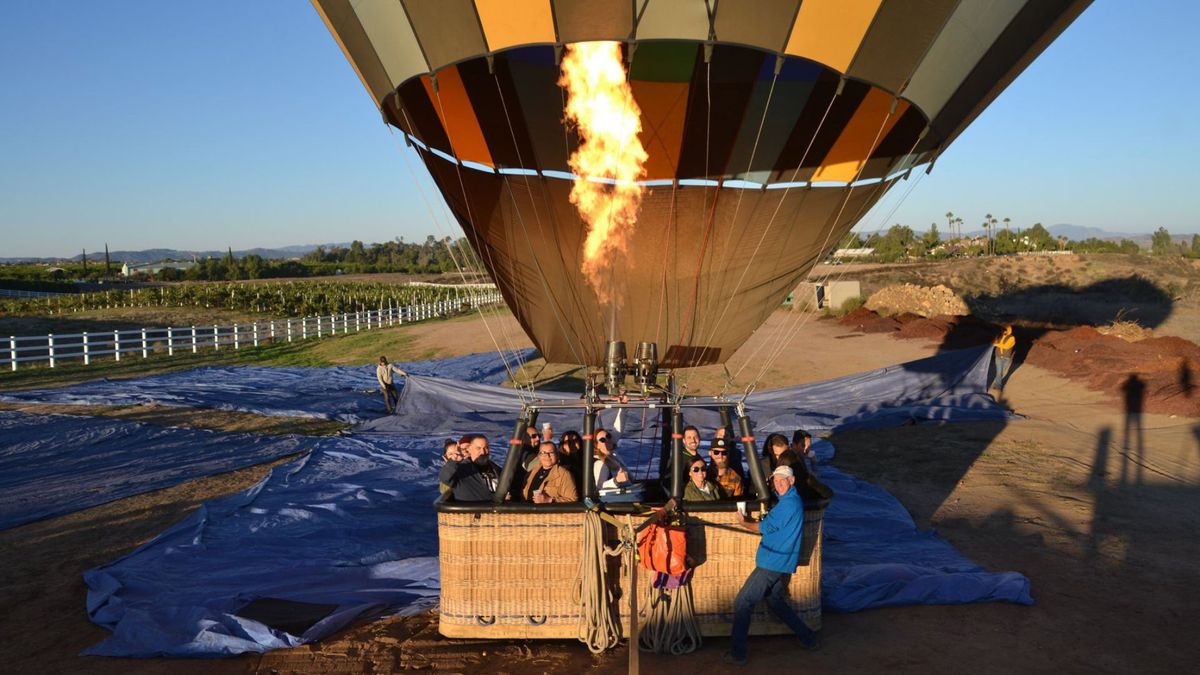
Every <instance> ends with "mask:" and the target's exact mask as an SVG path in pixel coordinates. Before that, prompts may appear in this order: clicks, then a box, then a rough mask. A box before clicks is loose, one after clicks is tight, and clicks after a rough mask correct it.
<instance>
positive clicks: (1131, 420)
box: [1121, 373, 1146, 485]
mask: <svg viewBox="0 0 1200 675" xmlns="http://www.w3.org/2000/svg"><path fill="white" fill-rule="evenodd" d="M1121 394H1122V396H1123V397H1124V399H1125V432H1124V435H1123V437H1122V439H1121V450H1122V452H1123V454H1124V455H1125V461H1123V462H1122V463H1121V484H1122V485H1129V484H1130V483H1135V484H1137V485H1141V484H1142V467H1143V465H1144V461H1145V453H1146V445H1145V443H1146V441H1145V435H1144V432H1143V429H1142V410H1143V408H1144V406H1145V400H1146V383H1145V382H1143V381H1142V378H1140V377H1138V376H1137V374H1136V373H1130V374H1129V377H1127V378H1125V382H1124V383H1122V384H1121ZM1131 465H1132V467H1131ZM1131 473H1132V474H1133V475H1130V474H1131Z"/></svg>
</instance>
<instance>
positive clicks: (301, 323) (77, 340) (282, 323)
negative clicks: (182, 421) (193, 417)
mask: <svg viewBox="0 0 1200 675" xmlns="http://www.w3.org/2000/svg"><path fill="white" fill-rule="evenodd" d="M501 300H502V297H501V296H500V293H498V292H496V291H492V292H490V293H476V294H473V295H470V296H466V297H463V298H458V299H455V300H442V301H439V302H432V303H426V304H419V305H409V306H407V307H388V308H381V309H372V310H363V311H360V312H347V313H343V314H329V315H325V316H309V317H304V318H300V319H275V320H270V321H257V322H254V323H250V324H237V323H235V324H233V325H232V326H218V325H212V326H182V327H175V326H168V327H166V328H141V329H131V330H113V331H103V332H93V333H88V332H84V333H71V334H60V335H55V334H53V333H51V334H50V335H28V336H19V335H12V336H9V338H8V344H7V345H3V344H0V353H4V352H7V358H4V359H0V367H2V366H3V365H4V364H9V366H10V368H11V369H12V370H16V369H17V367H18V364H22V363H37V362H49V363H50V367H51V368H54V367H56V366H57V365H58V363H59V362H61V361H64V360H70V359H82V360H83V363H84V365H90V364H91V363H92V360H93V359H96V358H98V357H99V358H103V357H112V359H113V360H114V361H120V360H121V359H122V358H126V359H127V358H130V357H132V358H143V359H144V358H149V356H150V355H151V354H158V353H162V352H166V353H167V355H170V356H173V355H174V354H175V353H176V352H179V353H192V354H195V353H197V352H199V351H200V350H201V349H212V350H214V351H220V350H221V349H241V348H242V347H257V346H259V345H260V344H265V343H267V342H281V341H286V342H293V341H295V340H310V339H319V338H323V337H328V336H333V335H339V334H346V333H350V332H352V331H353V332H359V331H363V330H371V329H373V328H384V327H388V326H398V325H401V324H405V323H411V322H414V321H422V320H425V319H432V318H435V317H442V316H448V315H450V314H452V313H454V312H458V311H462V310H465V309H471V308H475V307H479V306H480V305H488V304H492V303H496V302H500V301H501ZM2 339H3V338H0V340H2ZM6 346H7V349H5V347H6Z"/></svg>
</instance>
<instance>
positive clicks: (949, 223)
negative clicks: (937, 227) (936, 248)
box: [946, 211, 954, 238]
mask: <svg viewBox="0 0 1200 675" xmlns="http://www.w3.org/2000/svg"><path fill="white" fill-rule="evenodd" d="M946 228H947V229H946V234H947V235H949V236H950V237H951V238H953V237H954V212H953V211H947V212H946Z"/></svg>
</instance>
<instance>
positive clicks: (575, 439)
mask: <svg viewBox="0 0 1200 675" xmlns="http://www.w3.org/2000/svg"><path fill="white" fill-rule="evenodd" d="M558 457H559V459H558V461H559V463H560V464H562V465H563V466H564V467H566V468H567V470H568V471H570V472H571V475H572V476H578V475H579V466H580V463H581V462H582V461H583V436H580V435H579V432H578V431H574V430H570V431H564V432H563V433H562V436H561V437H560V438H559V441H558Z"/></svg>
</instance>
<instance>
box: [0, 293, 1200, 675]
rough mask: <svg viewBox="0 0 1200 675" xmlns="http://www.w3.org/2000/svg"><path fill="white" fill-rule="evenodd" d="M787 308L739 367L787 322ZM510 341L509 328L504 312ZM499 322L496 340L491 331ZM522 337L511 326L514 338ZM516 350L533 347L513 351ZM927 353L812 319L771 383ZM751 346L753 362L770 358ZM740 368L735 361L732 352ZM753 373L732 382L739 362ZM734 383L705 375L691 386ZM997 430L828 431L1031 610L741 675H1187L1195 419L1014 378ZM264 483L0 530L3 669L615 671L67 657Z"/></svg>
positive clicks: (1196, 493)
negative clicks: (208, 517)
mask: <svg viewBox="0 0 1200 675" xmlns="http://www.w3.org/2000/svg"><path fill="white" fill-rule="evenodd" d="M793 319H794V316H793V314H792V313H789V312H779V313H777V314H776V315H775V316H773V317H772V318H771V320H770V321H769V322H768V323H767V324H766V325H765V326H764V327H763V329H761V330H760V331H759V333H757V334H756V335H755V336H754V337H753V338H752V339H751V341H750V342H749V343H747V345H746V346H745V347H744V348H743V350H742V352H740V353H739V354H738V355H737V356H735V358H734V359H733V361H732V362H731V364H730V371H731V372H736V371H739V370H741V371H742V375H741V376H740V377H741V379H739V380H738V381H739V383H741V382H745V381H748V379H749V378H750V377H752V376H751V375H750V373H752V372H755V371H757V370H759V369H761V365H762V363H761V358H760V357H757V356H756V357H750V356H749V354H750V353H752V352H753V350H755V348H756V346H758V345H763V344H765V345H771V344H774V343H773V342H772V340H773V339H774V338H776V337H777V336H779V335H780V334H781V332H782V331H786V330H787V329H789V328H790V327H792V326H793V324H790V323H788V322H789V321H791V320H793ZM504 320H505V321H508V322H510V323H509V328H510V329H512V328H515V322H512V320H511V317H508V318H505V319H504ZM498 327H499V325H498V324H496V325H494V326H493V328H498ZM405 330H408V331H411V333H409V335H410V336H411V337H412V339H413V341H412V342H411V343H410V344H409V345H408V348H409V349H411V350H412V351H413V352H422V351H426V350H427V351H430V352H434V353H437V354H438V355H439V356H448V355H451V354H452V353H454V352H456V351H457V352H459V353H462V352H468V351H479V350H484V349H489V348H490V347H491V341H490V339H489V338H488V335H487V332H486V331H485V330H484V327H483V324H482V323H480V322H479V321H478V320H474V321H466V320H464V321H455V322H445V323H440V324H432V323H431V324H423V325H416V326H413V327H411V328H408V329H405ZM516 335H517V336H520V333H519V332H516ZM522 339H523V337H522ZM938 348H939V345H938V344H937V343H936V342H929V341H922V340H894V339H892V338H891V337H890V336H889V335H886V334H862V333H854V332H852V331H851V329H850V328H848V327H846V326H842V325H839V324H838V323H837V322H833V321H819V320H811V321H807V322H805V323H804V324H803V326H802V327H800V329H799V332H798V334H797V337H796V338H795V339H794V340H793V341H791V342H790V343H785V344H784V345H783V349H782V356H781V357H780V358H779V359H778V360H777V361H776V362H775V363H774V365H773V366H771V367H770V368H767V369H766V372H765V373H764V375H763V378H762V381H761V386H762V387H764V388H766V387H772V386H780V385H783V384H788V383H800V382H810V381H817V380H823V379H827V378H831V377H837V376H840V375H845V374H849V373H852V372H859V371H862V370H865V369H869V368H872V367H877V366H882V365H888V364H893V363H898V362H902V361H906V360H910V359H914V358H920V357H922V356H927V355H930V354H932V353H934V351H936V350H937V349H938ZM761 351H763V350H760V352H761ZM743 353H744V354H746V356H743ZM743 365H744V366H746V367H745V368H742V366H743ZM724 379H725V378H724V374H723V373H717V372H706V373H698V374H696V376H695V381H696V387H697V388H701V389H702V388H720V387H721V386H722V384H723V381H724ZM1006 396H1007V399H1006V402H1007V403H1008V405H1010V406H1011V407H1012V409H1014V410H1015V411H1017V412H1019V413H1021V414H1022V415H1024V416H1025V419H1021V420H1016V421H1013V422H1010V423H1007V424H1001V423H994V422H993V423H973V424H955V425H945V426H936V425H929V426H917V427H903V428H899V429H889V430H884V431H874V432H855V433H845V434H840V435H838V436H836V437H834V439H833V441H834V443H835V445H836V446H837V449H838V457H837V460H836V464H837V465H838V466H840V467H842V468H844V469H847V470H849V471H851V472H853V473H855V474H857V475H860V476H862V477H863V478H866V479H868V480H872V481H875V482H878V483H880V484H882V485H883V486H885V487H886V488H888V489H889V490H891V491H892V492H893V493H894V494H895V495H896V496H897V497H898V498H899V499H900V500H901V501H902V502H903V503H904V504H905V506H906V507H907V508H908V509H909V511H910V512H911V513H912V514H913V516H914V518H915V519H916V521H917V523H918V524H919V525H920V526H922V527H929V528H934V529H936V530H937V531H938V532H939V533H940V534H941V535H942V536H943V537H945V538H946V539H948V540H949V541H950V542H951V543H953V544H954V545H955V546H956V547H958V549H959V550H960V551H962V552H963V553H964V554H966V555H967V556H969V557H971V558H972V559H974V560H975V561H976V562H978V563H979V564H980V565H982V566H984V567H986V568H988V569H992V570H1015V571H1019V572H1022V573H1024V574H1026V575H1027V576H1028V577H1029V579H1030V583H1031V586H1032V594H1033V597H1034V598H1035V600H1036V602H1037V604H1035V605H1034V606H1031V607H1021V606H1016V605H1007V604H987V605H963V606H939V607H896V608H888V609H878V610H871V611H865V612H859V613H855V614H844V615H826V616H825V620H824V623H825V628H824V631H823V633H824V637H825V646H824V648H823V649H822V650H821V651H820V652H818V653H815V654H813V653H808V652H803V651H800V650H799V649H798V648H797V647H796V646H795V643H794V642H793V641H792V640H789V639H787V638H783V637H775V638H754V639H752V640H751V645H750V646H751V654H750V657H751V667H749V668H747V669H745V672H793V671H796V670H801V669H802V670H804V671H806V672H830V673H860V672H874V671H880V670H884V669H887V670H903V671H918V670H919V671H921V672H933V673H940V672H946V673H950V672H954V673H958V672H963V671H964V670H968V669H969V670H971V671H974V672H983V673H989V672H1019V671H1024V672H1045V673H1050V672H1054V673H1061V672H1084V671H1087V672H1113V673H1115V672H1131V671H1136V672H1141V673H1158V672H1161V673H1167V672H1180V671H1186V670H1190V669H1191V668H1192V667H1194V661H1195V660H1196V656H1197V655H1198V654H1200V652H1198V651H1197V647H1196V646H1195V637H1194V636H1195V630H1196V628H1195V627H1196V626H1197V625H1200V565H1198V564H1197V561H1198V560H1200V538H1198V537H1197V536H1196V533H1197V532H1200V419H1193V418H1185V417H1172V416H1166V415H1153V414H1138V415H1126V414H1125V413H1124V412H1123V411H1122V409H1121V408H1120V407H1119V406H1116V405H1114V403H1113V401H1112V400H1111V399H1110V398H1109V397H1106V396H1104V395H1103V394H1100V393H1097V392H1094V391H1091V390H1088V389H1086V388H1085V387H1084V386H1083V385H1082V384H1079V383H1075V382H1071V381H1069V380H1067V379H1065V378H1062V377H1060V376H1058V375H1056V374H1053V373H1051V372H1049V371H1046V370H1042V369H1040V368H1037V367H1035V366H1031V365H1019V366H1018V367H1017V368H1016V369H1015V370H1014V372H1013V374H1012V377H1011V379H1010V382H1009V385H1008V388H1007V390H1006ZM266 470H267V469H266V467H262V466H260V467H254V468H251V469H246V470H243V471H238V472H234V473H229V474H224V475H220V476H214V477H210V478H204V479H198V480H193V481H190V482H188V483H185V484H183V485H179V486H176V487H173V488H169V489H166V490H160V491H157V492H153V493H149V494H145V495H140V496H136V497H131V498H128V499H124V500H120V501H117V502H114V503H111V504H107V505H103V506H99V507H96V508H93V509H89V510H86V511H82V512H78V513H74V514H70V515H67V516H62V517H59V518H55V519H51V520H46V521H42V522H38V523H32V524H29V525H25V526H23V527H19V528H15V529H11V530H7V531H3V532H0V570H3V572H2V573H0V603H2V606H3V607H4V608H5V610H4V612H0V636H3V638H0V663H4V664H5V667H4V669H5V670H6V671H9V672H14V673H16V672H20V673H25V672H30V673H100V674H116V673H164V674H165V673H169V674H171V675H185V674H187V673H219V674H220V673H229V674H234V673H305V674H317V673H321V674H324V673H389V672H401V671H406V670H429V671H434V672H492V673H507V672H512V673H543V672H544V673H569V672H587V673H618V672H625V668H626V658H627V652H626V651H625V650H624V649H618V650H614V651H613V652H611V653H609V654H606V655H604V656H601V657H593V656H592V655H590V654H589V653H588V652H587V650H586V649H585V648H584V647H583V646H582V645H581V644H579V643H575V642H569V641H554V642H521V641H513V642H486V643H484V642H475V641H468V640H449V639H443V638H441V637H439V636H438V635H437V632H436V617H435V616H433V615H428V614H427V615H422V616H417V617H409V618H403V619H391V620H383V621H376V622H371V623H365V624H361V625H358V626H355V627H352V628H350V629H348V630H346V631H344V632H342V633H341V634H339V635H336V636H334V637H332V638H330V639H328V640H325V641H323V642H321V643H319V644H315V645H307V646H304V647H300V648H297V649H292V650H286V651H276V652H271V653H268V654H265V655H246V656H240V657H235V658H229V659H222V660H168V659H147V660H127V659H103V658H95V657H81V656H78V653H79V652H80V651H81V650H82V649H83V648H85V647H87V646H88V645H91V644H94V643H95V642H97V641H99V640H100V639H102V638H103V637H104V636H105V635H106V633H105V631H104V630H103V629H101V628H99V627H96V626H94V625H92V624H91V623H90V622H89V621H88V620H87V617H86V614H85V611H84V596H85V589H84V586H83V581H82V573H83V572H84V571H85V570H86V569H88V568H90V567H92V566H94V565H97V564H100V563H103V562H107V561H110V560H112V559H113V558H115V557H117V556H119V555H121V554H122V553H124V552H126V551H128V550H130V549H131V548H133V547H135V546H137V545H139V544H141V543H143V542H145V541H147V540H148V539H150V538H151V537H153V536H154V535H155V534H156V533H158V532H160V531H161V530H162V529H164V528H165V527H167V526H168V525H169V524H170V523H172V522H174V521H175V520H178V519H179V518H181V517H183V516H184V515H185V514H186V513H187V512H189V511H190V510H191V509H193V508H195V507H196V506H197V505H198V504H199V503H200V502H202V501H204V500H206V499H210V498H213V497H216V496H218V495H222V494H227V493H229V492H232V491H236V490H239V489H243V488H245V487H247V486H249V485H251V484H253V483H254V482H256V481H257V480H259V479H260V478H261V477H262V475H264V473H265V471H266ZM727 648H728V640H725V639H709V640H707V641H706V642H705V645H704V646H703V648H701V649H700V650H699V651H698V652H696V653H694V654H691V655H688V656H683V657H658V656H653V655H649V654H643V655H641V665H642V671H643V672H646V673H664V672H689V673H692V674H694V675H704V674H707V673H725V672H728V671H729V667H728V666H727V665H726V664H724V663H723V662H722V661H721V660H720V656H721V654H722V652H724V651H725V650H726V649H727Z"/></svg>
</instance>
